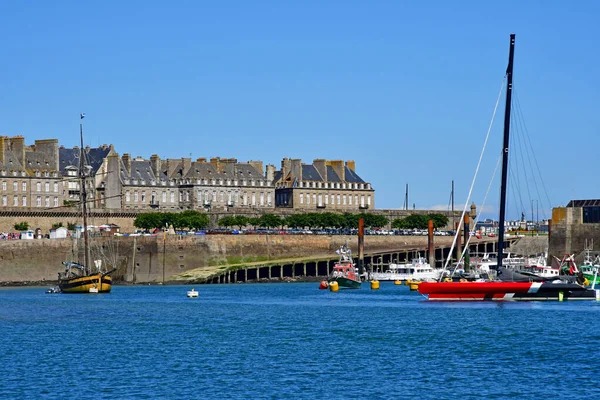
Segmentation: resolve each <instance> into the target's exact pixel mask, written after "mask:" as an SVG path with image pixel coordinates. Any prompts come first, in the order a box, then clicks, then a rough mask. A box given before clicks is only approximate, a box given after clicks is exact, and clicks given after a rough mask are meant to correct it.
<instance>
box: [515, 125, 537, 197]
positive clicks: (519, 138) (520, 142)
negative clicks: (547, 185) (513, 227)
mask: <svg viewBox="0 0 600 400" xmlns="http://www.w3.org/2000/svg"><path fill="white" fill-rule="evenodd" d="M513 121H514V122H515V127H516V128H517V129H516V131H517V143H515V145H516V147H517V148H518V149H519V154H520V156H521V165H522V169H523V173H524V174H525V187H526V189H527V195H528V196H529V198H528V199H529V200H530V201H531V198H532V197H531V191H530V190H529V176H528V174H527V167H526V165H525V156H524V155H523V148H524V147H525V145H524V144H523V132H522V131H521V129H520V125H519V121H518V115H515V119H514V120H513ZM532 179H533V177H532Z"/></svg>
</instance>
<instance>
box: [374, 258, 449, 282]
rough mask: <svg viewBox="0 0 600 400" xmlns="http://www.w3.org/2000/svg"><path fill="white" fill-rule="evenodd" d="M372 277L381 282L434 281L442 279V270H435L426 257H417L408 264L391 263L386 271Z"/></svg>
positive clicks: (375, 273) (376, 273)
mask: <svg viewBox="0 0 600 400" xmlns="http://www.w3.org/2000/svg"><path fill="white" fill-rule="evenodd" d="M371 276H372V279H376V280H379V281H408V280H418V281H434V280H437V279H438V278H439V277H440V270H435V269H433V268H432V267H431V265H429V263H428V262H427V260H426V259H425V257H417V258H414V259H413V260H412V262H410V263H406V264H396V263H391V264H389V266H388V267H387V270H386V271H383V272H379V271H377V272H373V273H372V274H371Z"/></svg>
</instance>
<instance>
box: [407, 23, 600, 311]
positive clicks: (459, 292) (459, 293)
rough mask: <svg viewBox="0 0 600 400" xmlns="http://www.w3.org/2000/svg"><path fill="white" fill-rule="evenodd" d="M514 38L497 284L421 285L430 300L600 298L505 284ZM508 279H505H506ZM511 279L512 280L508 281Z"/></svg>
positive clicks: (561, 285) (545, 285)
mask: <svg viewBox="0 0 600 400" xmlns="http://www.w3.org/2000/svg"><path fill="white" fill-rule="evenodd" d="M514 50H515V35H514V34H511V35H510V52H509V57H508V68H507V69H506V75H507V89H506V105H505V110H504V140H503V144H502V181H501V185H500V216H499V226H498V263H497V266H496V270H497V272H498V278H499V280H498V281H487V282H422V283H421V284H420V285H419V289H418V290H419V293H421V294H423V295H426V296H427V298H428V300H446V301H455V300H466V301H473V300H567V299H583V300H589V299H595V298H597V297H599V298H600V290H599V291H596V290H593V289H587V288H585V287H584V286H583V285H579V284H577V283H573V282H565V281H561V280H556V281H552V282H523V281H520V282H515V281H513V280H507V281H503V280H502V279H503V275H504V277H512V274H510V273H509V271H507V270H506V269H505V268H504V267H503V266H502V257H503V250H504V219H505V214H506V188H507V180H508V151H509V136H510V110H511V100H512V89H513V88H512V85H513V59H514ZM505 279H506V278H505ZM508 279H511V278H508Z"/></svg>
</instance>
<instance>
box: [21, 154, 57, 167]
mask: <svg viewBox="0 0 600 400" xmlns="http://www.w3.org/2000/svg"><path fill="white" fill-rule="evenodd" d="M25 166H26V168H28V169H32V170H34V169H40V170H41V169H54V166H52V165H50V164H49V162H48V160H47V156H46V154H44V153H39V152H37V151H26V152H25Z"/></svg>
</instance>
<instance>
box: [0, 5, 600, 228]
mask: <svg viewBox="0 0 600 400" xmlns="http://www.w3.org/2000/svg"><path fill="white" fill-rule="evenodd" d="M598 4H599V3H597V2H593V1H587V2H586V1H578V2H564V1H561V2H558V1H515V2H488V1H420V2H408V1H369V2H367V1H301V2H300V1H297V2H296V1H219V2H207V1H173V2H166V1H153V0H146V1H123V2H121V1H109V0H105V1H89V2H88V1H86V2H81V1H60V2H45V1H22V2H3V3H2V4H1V5H0V34H1V35H2V38H3V40H2V41H0V51H1V54H2V57H1V60H2V61H1V62H0V93H1V95H0V134H2V135H8V136H14V135H17V134H22V135H24V136H25V137H26V141H27V143H33V141H34V140H35V139H43V138H58V139H59V142H60V143H61V144H64V145H65V146H73V145H76V144H77V143H78V137H77V134H78V124H79V119H78V115H79V113H80V112H85V113H86V115H87V118H86V119H85V120H84V121H85V128H84V129H85V139H86V142H87V143H88V144H90V145H92V146H96V145H99V144H103V143H112V144H114V146H115V149H116V150H117V152H119V153H120V154H123V153H131V154H132V155H134V156H138V155H139V156H143V157H146V158H148V157H149V156H150V155H151V154H154V153H156V154H158V155H160V156H161V157H162V158H167V157H170V158H179V157H189V156H190V155H191V156H192V158H194V159H196V158H198V157H235V158H237V159H238V160H240V161H247V160H262V161H264V162H265V163H272V164H275V165H276V166H278V167H279V166H280V163H281V159H282V158H283V157H291V158H301V159H302V160H303V161H304V162H307V163H310V162H312V160H313V159H315V158H327V159H345V160H355V161H356V169H357V173H358V174H359V175H360V176H361V177H363V179H365V180H367V181H369V182H371V183H372V184H373V186H374V188H375V190H376V206H377V208H401V207H402V206H403V205H404V191H405V185H406V184H407V183H408V184H409V189H410V204H411V208H412V204H413V203H414V204H415V206H416V207H417V208H432V207H437V208H442V209H447V207H448V203H449V198H450V188H451V181H452V180H454V181H455V202H456V204H457V205H458V204H460V203H464V202H465V200H466V196H467V193H468V188H469V185H470V183H471V179H472V177H473V173H474V170H475V165H476V162H477V158H478V156H479V152H480V150H481V146H482V144H483V140H484V137H485V133H486V131H487V127H488V124H489V121H490V118H491V115H492V111H493V108H494V104H495V101H496V98H497V95H498V90H499V88H500V85H501V83H502V78H503V75H504V71H505V69H506V64H507V58H508V44H509V34H510V33H516V35H517V37H516V54H515V75H514V76H515V90H516V92H517V95H518V99H519V104H520V110H521V111H522V115H523V119H524V121H525V123H526V126H527V130H526V132H527V134H528V137H529V139H530V141H531V143H532V144H533V148H534V149H535V155H536V159H537V161H538V163H539V165H540V170H541V175H542V178H543V181H544V183H545V186H544V187H545V190H544V191H542V190H540V189H538V190H536V191H533V192H534V193H533V194H532V193H531V190H530V191H529V192H530V193H529V194H528V196H529V198H525V197H523V198H522V199H520V200H515V199H517V196H516V195H515V194H514V193H512V195H509V212H510V215H509V217H510V218H513V217H516V216H520V214H521V211H523V210H522V209H523V208H525V210H524V211H525V212H526V214H527V216H528V217H529V215H530V209H531V206H530V204H531V200H534V201H537V204H538V205H537V206H536V209H540V210H542V211H540V212H539V214H540V219H541V218H542V216H544V215H545V216H546V217H547V216H549V211H548V210H549V209H550V208H551V207H555V206H559V205H566V203H567V202H568V201H569V200H570V199H571V198H598V197H600V193H598V189H597V185H596V177H597V175H598V167H597V159H598V153H599V151H598V145H599V138H600V135H599V133H600V132H599V130H600V128H599V127H600V117H599V115H600V113H599V112H598V108H599V105H600V104H599V103H600V101H599V100H600V99H599V97H600V85H599V78H598V65H600V52H599V51H598V43H599V41H600V28H598V26H599V24H598V23H597V21H598V19H599V18H600V6H599V5H598ZM503 110H504V106H503V103H501V106H500V108H499V115H498V116H497V119H496V122H495V129H494V130H493V137H492V138H491V139H490V144H489V148H488V151H487V156H486V160H487V161H485V162H484V165H483V166H482V171H481V174H480V177H479V178H478V182H477V185H476V188H475V190H474V196H473V201H475V202H476V204H480V202H481V201H482V200H483V196H484V194H485V191H486V189H487V186H488V183H489V180H490V178H491V172H492V170H493V167H494V165H495V163H496V156H497V154H498V153H499V149H500V143H501V142H500V141H501V133H502V132H501V131H502V121H503ZM511 154H512V153H511ZM498 176H499V174H498ZM498 181H499V178H497V179H496V182H498ZM523 186H525V185H523ZM523 186H521V190H520V192H527V190H525V189H523ZM540 193H542V194H540ZM545 193H547V196H546V194H545ZM521 194H522V193H521ZM498 198H499V195H498V188H497V185H495V186H494V187H493V189H492V190H491V193H490V196H489V198H488V201H487V204H489V206H488V207H487V208H486V209H488V210H489V213H490V214H489V215H490V216H493V215H494V213H495V210H496V209H497V203H498ZM510 199H513V200H510ZM511 204H512V205H511ZM523 204H524V205H523ZM457 207H458V206H457Z"/></svg>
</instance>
